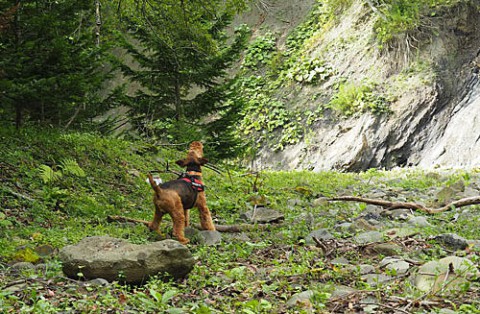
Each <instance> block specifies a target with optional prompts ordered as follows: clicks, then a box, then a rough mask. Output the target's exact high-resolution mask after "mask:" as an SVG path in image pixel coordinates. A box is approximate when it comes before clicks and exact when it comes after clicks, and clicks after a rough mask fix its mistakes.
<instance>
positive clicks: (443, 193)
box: [435, 186, 456, 207]
mask: <svg viewBox="0 0 480 314" xmlns="http://www.w3.org/2000/svg"><path fill="white" fill-rule="evenodd" d="M455 194H456V191H455V190H454V189H453V188H452V187H449V186H446V187H444V188H442V189H441V190H440V191H439V192H438V193H437V196H436V199H435V207H441V206H444V205H446V204H448V203H450V202H451V201H452V199H453V198H454V197H455Z"/></svg>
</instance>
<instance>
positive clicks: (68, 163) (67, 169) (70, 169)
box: [60, 158, 85, 177]
mask: <svg viewBox="0 0 480 314" xmlns="http://www.w3.org/2000/svg"><path fill="white" fill-rule="evenodd" d="M60 164H61V165H60V167H61V168H62V172H63V174H71V175H74V176H76V177H85V171H84V170H83V169H82V168H81V167H80V166H79V165H78V163H77V161H76V160H75V159H72V158H65V159H63V160H62V161H61V163H60Z"/></svg>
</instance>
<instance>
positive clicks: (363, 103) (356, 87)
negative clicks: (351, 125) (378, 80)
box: [328, 82, 390, 116]
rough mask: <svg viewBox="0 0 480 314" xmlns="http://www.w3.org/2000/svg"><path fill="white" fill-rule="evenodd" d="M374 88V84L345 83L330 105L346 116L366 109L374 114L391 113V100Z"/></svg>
mask: <svg viewBox="0 0 480 314" xmlns="http://www.w3.org/2000/svg"><path fill="white" fill-rule="evenodd" d="M374 88H375V85H374V84H356V83H352V82H350V83H343V84H341V85H340V86H339V88H338V92H337V93H336V94H335V95H334V96H333V97H332V99H331V100H330V102H329V104H328V107H330V108H332V109H333V110H335V111H337V112H339V113H340V114H342V115H345V116H351V115H353V114H355V113H360V112H365V111H371V112H372V113H373V114H384V113H389V112H390V108H389V101H388V100H387V99H386V98H385V97H384V96H382V95H381V94H379V93H378V92H376V91H375V89H374Z"/></svg>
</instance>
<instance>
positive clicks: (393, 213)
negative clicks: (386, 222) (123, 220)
mask: <svg viewBox="0 0 480 314" xmlns="http://www.w3.org/2000/svg"><path fill="white" fill-rule="evenodd" d="M384 214H385V215H386V216H389V217H392V218H393V219H399V220H407V219H408V217H410V216H411V215H412V211H411V210H410V209H406V208H398V209H392V210H390V211H386V212H385V213H384Z"/></svg>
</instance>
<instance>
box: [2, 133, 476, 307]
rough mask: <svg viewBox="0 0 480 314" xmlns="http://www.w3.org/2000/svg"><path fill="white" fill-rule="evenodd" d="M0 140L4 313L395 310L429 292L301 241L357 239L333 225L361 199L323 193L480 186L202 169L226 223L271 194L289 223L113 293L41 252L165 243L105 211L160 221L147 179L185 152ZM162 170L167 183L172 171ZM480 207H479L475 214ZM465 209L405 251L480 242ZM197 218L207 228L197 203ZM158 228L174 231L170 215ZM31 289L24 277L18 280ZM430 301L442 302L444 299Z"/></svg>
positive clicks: (389, 176)
mask: <svg viewBox="0 0 480 314" xmlns="http://www.w3.org/2000/svg"><path fill="white" fill-rule="evenodd" d="M0 137H1V138H2V141H1V142H0V177H1V180H2V186H1V188H0V196H1V208H0V232H1V234H2V235H3V236H2V237H1V238H0V251H1V257H0V308H1V309H2V312H4V313H56V312H61V311H64V312H69V313H120V312H128V313H159V312H166V313H304V312H308V311H313V312H317V313H329V312H331V311H333V309H334V308H335V307H339V308H342V306H343V305H342V304H340V305H339V304H337V303H333V301H332V300H331V299H329V297H330V296H331V294H332V293H333V292H334V290H335V288H336V287H338V286H339V285H348V286H350V287H354V288H357V289H361V293H362V294H363V295H365V296H375V297H377V298H378V299H377V300H379V302H385V303H386V304H388V302H389V301H388V300H389V299H388V298H389V296H401V297H404V298H406V299H409V300H413V299H414V298H416V297H418V296H419V293H418V292H417V291H415V290H414V289H413V288H412V287H411V286H410V284H409V283H408V282H407V281H397V282H395V283H392V284H390V285H388V286H385V287H384V292H383V293H379V291H381V289H382V287H371V286H369V285H368V284H367V283H366V282H365V281H364V280H362V279H361V278H360V275H359V274H358V272H352V271H348V270H346V269H344V268H343V267H342V266H335V265H334V264H332V263H331V258H326V257H324V256H322V253H321V250H320V249H319V248H318V247H315V246H307V245H305V240H304V239H305V237H306V236H307V235H308V234H309V233H310V232H311V231H312V230H314V229H318V228H327V229H328V230H329V231H331V232H332V233H333V234H334V235H335V236H336V237H337V239H339V240H340V241H343V240H345V241H348V239H349V235H350V234H348V233H345V232H340V231H338V230H336V229H335V225H336V224H338V223H340V222H352V221H354V219H355V218H356V217H358V216H360V215H361V214H362V213H363V212H364V211H365V210H366V208H367V206H365V205H364V204H357V203H342V202H336V203H325V202H321V201H319V200H320V198H321V197H323V196H327V197H329V196H334V195H342V194H349V195H361V196H365V195H369V193H372V192H373V191H376V190H382V191H385V192H386V194H387V195H393V196H390V197H393V198H395V197H400V196H402V195H403V194H405V195H407V196H408V195H410V197H411V198H414V201H428V200H431V199H433V198H435V194H434V193H432V191H436V190H439V189H441V188H442V187H445V186H454V185H456V184H457V183H458V182H460V181H462V182H463V184H464V185H466V186H468V185H470V184H471V183H472V182H477V180H479V177H478V174H477V173H476V172H474V171H471V172H466V171H451V172H440V171H437V172H433V171H421V170H412V169H398V170H395V171H381V170H375V169H372V170H370V171H367V172H364V173H338V172H320V173H313V172H309V171H297V172H294V171H292V172H262V173H260V174H259V175H258V176H256V175H252V174H248V172H247V171H246V170H242V169H230V171H229V174H230V176H228V175H224V176H222V175H218V174H216V173H214V172H212V171H210V170H208V169H205V182H206V184H207V198H208V205H209V207H210V208H211V211H212V213H213V216H214V217H215V219H216V220H217V221H218V222H219V223H222V224H234V223H239V222H241V221H240V219H239V217H240V214H241V213H243V212H246V211H247V210H249V209H251V208H252V204H251V203H250V201H249V200H250V198H251V197H252V196H261V197H263V198H265V199H266V200H267V201H268V203H269V205H268V206H269V207H271V208H273V209H276V210H278V211H280V212H282V213H283V214H284V215H285V222H284V223H282V224H280V225H277V226H272V227H270V228H269V229H267V230H263V231H260V230H258V231H251V232H245V233H244V234H242V235H241V237H240V238H239V237H238V235H234V234H223V238H224V241H223V242H222V244H220V245H218V246H214V247H209V246H202V245H197V244H192V245H190V246H189V248H190V250H191V252H192V254H193V255H194V257H195V259H196V265H195V267H194V269H193V271H192V272H191V273H190V274H189V275H188V277H187V278H185V279H184V280H180V281H173V280H172V281H169V280H166V281H165V280H160V278H152V279H150V280H149V281H148V282H147V283H146V284H145V285H143V286H135V287H133V286H124V285H120V284H118V283H112V284H110V285H109V286H107V287H103V286H96V285H90V284H88V282H82V281H74V280H69V279H66V278H65V277H64V276H63V274H62V272H61V264H60V262H59V260H58V258H57V255H56V253H53V254H49V255H47V256H41V255H40V254H38V248H39V247H41V246H48V247H51V248H53V249H55V250H58V249H60V248H62V247H63V246H65V245H68V244H72V243H76V242H78V241H79V240H81V239H82V238H84V237H86V236H92V235H110V236H114V237H119V238H123V239H128V241H130V242H133V243H146V242H151V241H157V240H159V239H158V238H157V235H156V234H154V233H151V232H149V231H148V230H147V229H146V228H145V227H143V226H141V225H131V224H121V223H107V221H106V217H107V215H124V216H129V217H133V218H140V219H150V218H151V214H152V209H153V206H152V204H151V191H150V187H149V186H148V184H147V183H146V182H145V174H146V173H147V171H149V170H151V169H158V168H162V164H161V162H160V160H163V161H166V160H169V161H174V160H176V159H177V158H178V157H180V156H181V155H183V152H182V151H173V150H164V149H158V148H156V147H153V146H152V145H150V144H148V143H145V142H140V141H123V140H118V139H113V138H108V137H100V136H97V135H95V134H80V133H68V134H63V133H61V132H58V131H55V130H43V131H39V130H35V129H26V130H22V131H20V132H17V131H15V130H9V129H2V130H0ZM206 153H207V154H208V151H206ZM64 160H70V161H71V160H75V161H76V163H77V165H78V167H80V168H81V169H82V170H83V172H84V175H83V174H82V172H81V171H67V170H66V163H65V162H63V163H62V161H64ZM67 164H69V165H72V163H71V162H70V163H67ZM42 165H46V166H48V167H50V168H51V169H52V171H61V172H62V177H61V179H60V180H48V179H47V180H42V172H41V171H40V170H39V169H40V166H42ZM72 167H74V166H72ZM224 167H227V165H224ZM230 168H231V167H230ZM77 170H78V169H77ZM163 177H164V179H166V180H167V179H171V178H172V175H169V174H164V175H163ZM230 177H231V179H232V180H230ZM408 193H410V194H408ZM412 193H413V194H412ZM474 209H476V207H473V209H471V211H470V213H475V210H474ZM455 213H456V212H453V211H452V212H446V213H443V214H439V215H436V216H434V217H431V218H429V220H430V221H431V222H432V224H433V226H432V227H431V228H423V229H422V230H421V233H420V234H421V236H417V237H416V238H414V239H415V241H416V243H417V244H416V245H418V246H419V247H407V248H406V252H405V254H406V255H408V256H410V257H412V258H413V257H415V258H421V259H422V260H425V261H426V260H430V259H436V258H438V257H441V256H445V255H446V254H449V253H448V252H446V251H445V250H443V249H442V248H441V247H438V246H437V245H436V244H435V243H433V242H432V243H428V242H425V240H426V239H427V237H428V236H429V235H436V234H439V233H446V232H454V233H457V234H459V235H461V236H464V237H467V238H470V239H475V238H476V237H478V234H477V230H478V229H477V226H478V223H479V216H478V215H476V214H471V215H467V214H465V215H460V216H459V217H458V220H457V221H454V220H453V218H454V216H455ZM309 217H310V218H309ZM192 220H193V222H198V214H197V213H196V212H195V211H192ZM386 223H388V222H386ZM162 229H163V231H164V232H167V233H170V232H171V223H170V219H169V218H166V219H165V222H164V223H163V224H162ZM420 246H421V248H420ZM333 257H344V258H348V260H349V261H350V263H351V264H353V265H358V264H364V263H369V264H371V265H378V263H379V261H380V260H381V259H382V258H383V256H378V255H375V254H367V253H365V252H364V251H362V250H361V249H358V250H357V249H355V250H349V251H346V252H344V253H342V254H340V253H339V254H338V256H333ZM333 257H332V258H333ZM470 259H471V260H472V261H474V262H475V263H478V259H479V258H478V254H477V253H475V252H472V253H470ZM18 261H30V262H33V263H34V265H37V268H35V269H27V270H22V271H18V270H14V269H12V268H10V267H11V265H13V264H14V263H15V262H18ZM379 271H380V270H379ZM24 283H26V284H27V285H24V286H22V284H24ZM471 285H472V287H471V288H470V289H467V290H466V291H461V292H459V293H460V295H457V296H455V298H453V297H449V298H447V299H448V300H449V302H451V303H446V302H445V303H439V304H441V305H442V306H445V307H450V308H456V309H459V308H460V307H463V312H464V313H477V312H478V307H479V306H480V305H479V303H478V301H475V298H471V293H472V291H474V292H475V291H478V288H479V287H478V283H476V282H474V281H472V282H471ZM307 290H309V291H312V293H313V296H312V298H311V299H310V300H307V301H304V303H302V304H299V305H298V306H294V307H289V306H287V301H288V300H290V298H291V297H292V296H293V295H295V294H296V293H300V292H303V291H307ZM420 296H421V295H420ZM429 298H432V300H436V299H435V298H436V296H429ZM472 300H473V301H472ZM354 306H355V307H356V308H357V307H358V306H359V303H354ZM418 310H419V312H420V313H421V312H422V310H424V309H423V308H418ZM475 311H477V312H475ZM463 312H462V313H463Z"/></svg>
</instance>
